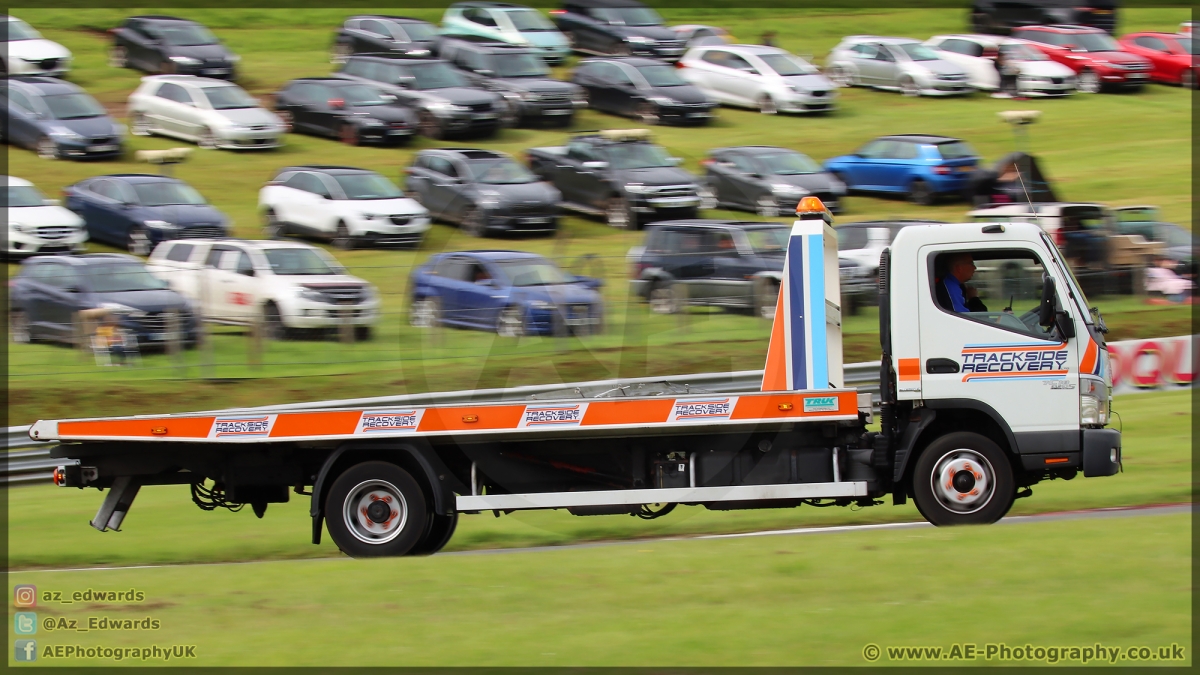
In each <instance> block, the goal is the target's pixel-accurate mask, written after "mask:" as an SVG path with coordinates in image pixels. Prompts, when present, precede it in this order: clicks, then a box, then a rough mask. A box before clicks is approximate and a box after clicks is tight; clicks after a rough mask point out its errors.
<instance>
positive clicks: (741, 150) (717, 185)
mask: <svg viewBox="0 0 1200 675" xmlns="http://www.w3.org/2000/svg"><path fill="white" fill-rule="evenodd" d="M700 165H701V166H703V167H704V169H705V176H704V177H705V179H706V180H707V182H708V187H709V188H710V189H711V190H712V192H713V195H714V196H715V197H716V205H717V207H718V208H727V209H738V210H742V211H754V212H756V213H758V215H760V216H763V217H764V218H775V217H777V216H779V215H781V214H783V215H787V214H791V213H794V212H795V210H796V205H797V204H798V203H799V202H800V200H801V199H802V198H804V197H807V196H809V195H813V196H816V197H817V198H819V199H820V200H821V202H822V203H824V204H825V206H826V208H828V209H829V210H830V211H831V212H833V213H839V212H840V211H841V210H842V205H843V203H844V199H845V197H846V185H845V183H843V182H842V181H840V180H838V179H837V178H836V177H835V176H834V175H833V174H831V173H829V172H828V171H826V170H825V169H824V168H822V167H821V165H820V164H818V163H817V162H815V161H813V160H812V158H810V157H809V156H808V155H805V154H804V153H801V152H796V151H795V150H789V149H787V148H780V147H776V146H772V145H741V146H736V147H731V148H713V149H712V150H709V152H708V157H707V158H706V159H704V160H702V161H701V162H700Z"/></svg>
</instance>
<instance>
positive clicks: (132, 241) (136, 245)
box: [125, 227, 152, 256]
mask: <svg viewBox="0 0 1200 675" xmlns="http://www.w3.org/2000/svg"><path fill="white" fill-rule="evenodd" d="M151 248H152V247H151V246H150V236H149V235H147V234H146V231H145V230H144V229H142V228H140V227H131V228H129V236H128V237H126V239H125V250H126V251H129V252H130V253H132V254H133V255H140V256H147V255H150V249H151Z"/></svg>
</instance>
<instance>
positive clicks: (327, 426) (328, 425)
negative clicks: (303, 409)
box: [271, 410, 362, 438]
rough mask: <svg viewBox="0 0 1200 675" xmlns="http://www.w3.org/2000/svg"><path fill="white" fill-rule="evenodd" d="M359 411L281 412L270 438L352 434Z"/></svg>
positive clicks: (359, 414)
mask: <svg viewBox="0 0 1200 675" xmlns="http://www.w3.org/2000/svg"><path fill="white" fill-rule="evenodd" d="M361 415H362V412H361V411H358V410H352V411H348V412H347V411H338V412H311V413H281V414H280V415H279V416H278V417H276V418H275V426H274V427H272V428H271V438H280V437H288V436H326V435H335V434H346V435H349V434H352V433H354V429H355V427H357V426H358V418H359V417H360V416H361Z"/></svg>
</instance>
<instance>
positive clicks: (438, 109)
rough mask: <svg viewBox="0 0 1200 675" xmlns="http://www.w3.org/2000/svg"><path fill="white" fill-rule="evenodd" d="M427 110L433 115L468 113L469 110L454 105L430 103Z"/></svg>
mask: <svg viewBox="0 0 1200 675" xmlns="http://www.w3.org/2000/svg"><path fill="white" fill-rule="evenodd" d="M429 109H430V110H432V111H433V112H435V113H443V114H445V113H460V112H470V111H471V109H470V108H468V107H467V106H465V105H455V104H453V103H430V104H429Z"/></svg>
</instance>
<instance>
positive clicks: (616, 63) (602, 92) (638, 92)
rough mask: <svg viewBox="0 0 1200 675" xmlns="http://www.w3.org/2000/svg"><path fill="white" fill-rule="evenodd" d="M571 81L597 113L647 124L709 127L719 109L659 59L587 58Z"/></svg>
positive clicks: (633, 57) (578, 67)
mask: <svg viewBox="0 0 1200 675" xmlns="http://www.w3.org/2000/svg"><path fill="white" fill-rule="evenodd" d="M571 81H572V82H574V83H575V84H577V85H579V86H580V87H582V88H583V89H584V90H585V91H586V92H587V100H588V105H590V106H591V107H593V108H595V109H596V110H602V111H604V112H607V113H612V114H614V115H622V116H626V117H635V118H637V119H640V120H641V121H642V123H643V124H657V123H659V122H677V123H695V124H707V123H708V121H709V120H710V119H712V111H713V109H714V108H716V107H717V103H716V101H714V100H712V99H711V98H709V97H708V96H706V95H705V94H704V92H703V91H701V90H700V89H698V88H697V87H694V86H692V85H691V84H689V83H688V82H687V80H684V79H683V78H681V77H680V76H679V71H677V70H676V69H675V68H673V67H671V65H670V64H667V63H664V62H662V61H659V60H657V59H645V58H641V57H637V56H630V57H621V58H600V59H586V60H584V61H582V62H580V63H579V65H578V66H576V68H575V72H574V73H573V74H572V75H571Z"/></svg>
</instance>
